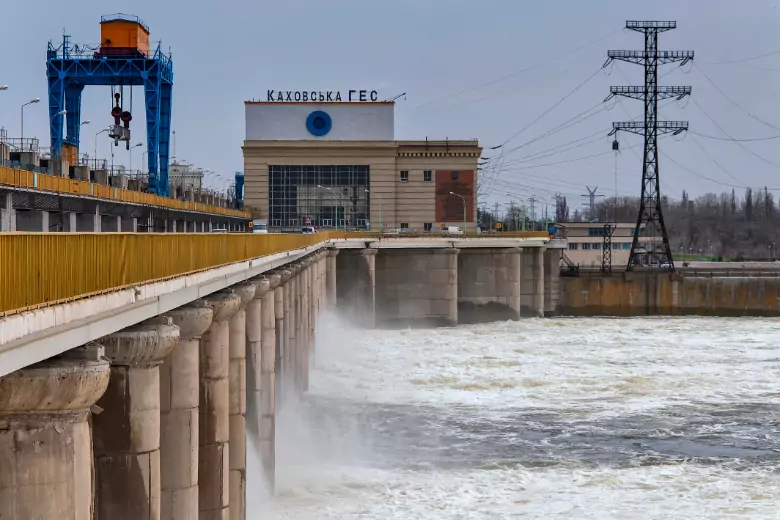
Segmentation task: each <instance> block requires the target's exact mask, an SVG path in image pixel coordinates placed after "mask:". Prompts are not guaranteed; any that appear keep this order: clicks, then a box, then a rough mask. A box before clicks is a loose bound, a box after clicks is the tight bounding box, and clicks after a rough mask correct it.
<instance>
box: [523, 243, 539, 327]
mask: <svg viewBox="0 0 780 520" xmlns="http://www.w3.org/2000/svg"><path fill="white" fill-rule="evenodd" d="M543 255H544V253H543V250H542V249H541V248H530V247H529V248H523V249H521V254H520V256H521V258H522V261H521V265H520V304H521V311H522V315H523V316H530V317H542V316H544V262H543V259H544V256H543Z"/></svg>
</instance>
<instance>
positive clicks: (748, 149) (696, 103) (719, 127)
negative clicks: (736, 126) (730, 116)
mask: <svg viewBox="0 0 780 520" xmlns="http://www.w3.org/2000/svg"><path fill="white" fill-rule="evenodd" d="M693 103H694V104H695V105H696V106H697V107H698V108H699V110H701V111H702V113H703V114H704V115H705V116H707V119H709V120H710V122H711V123H712V124H713V125H715V127H716V128H717V129H718V130H720V131H721V132H722V133H723V134H724V135H725V136H727V137H729V138H731V140H733V141H734V143H736V145H737V146H739V147H740V148H743V149H745V150H747V152H748V153H749V154H751V155H753V156H755V157H757V158H758V159H760V160H761V161H763V162H765V163H767V164H769V165H771V166H774V167H775V168H780V164H777V163H774V162H772V161H770V160H769V159H766V158H765V157H763V156H761V155H759V154H757V153H756V152H754V151H753V150H751V149H750V148H748V147H747V146H745V145H744V144H742V143H741V142H740V141H737V140H734V138H733V136H732V135H731V134H729V133H728V132H726V130H724V129H723V127H722V126H720V125H719V124H718V122H717V121H715V119H714V118H713V117H712V116H711V115H710V114H709V113H708V112H707V111H706V110H704V107H702V106H701V105H700V104H699V102H698V101H696V99H694V100H693Z"/></svg>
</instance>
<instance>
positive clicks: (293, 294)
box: [281, 262, 302, 401]
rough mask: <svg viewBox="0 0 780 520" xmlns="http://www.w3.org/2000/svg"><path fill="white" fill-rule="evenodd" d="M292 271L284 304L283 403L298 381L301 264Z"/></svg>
mask: <svg viewBox="0 0 780 520" xmlns="http://www.w3.org/2000/svg"><path fill="white" fill-rule="evenodd" d="M289 268H290V270H291V271H292V277H291V278H290V281H289V282H288V283H287V284H286V287H287V288H288V289H289V292H285V294H284V303H285V307H287V311H286V313H285V320H284V323H285V327H286V328H287V343H286V344H285V348H284V362H283V363H282V395H281V398H282V401H284V400H285V399H286V398H287V396H288V395H290V394H291V393H294V392H295V389H296V383H297V381H298V377H299V374H298V364H297V362H296V361H297V356H298V334H299V329H300V321H299V320H300V317H301V312H300V304H301V298H300V287H301V279H300V274H301V269H302V265H301V262H296V263H294V264H292V265H291V266H289Z"/></svg>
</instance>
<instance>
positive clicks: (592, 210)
mask: <svg viewBox="0 0 780 520" xmlns="http://www.w3.org/2000/svg"><path fill="white" fill-rule="evenodd" d="M585 188H586V189H587V190H588V194H587V195H582V196H583V197H588V202H583V203H582V205H583V206H587V208H588V220H589V221H591V222H595V221H597V220H598V218H596V197H603V196H604V195H596V192H597V191H598V190H599V187H598V186H596V187H595V188H593V189H590V187H589V186H585Z"/></svg>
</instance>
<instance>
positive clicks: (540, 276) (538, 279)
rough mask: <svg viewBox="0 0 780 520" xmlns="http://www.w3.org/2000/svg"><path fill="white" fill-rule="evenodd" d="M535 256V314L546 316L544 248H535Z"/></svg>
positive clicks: (541, 316)
mask: <svg viewBox="0 0 780 520" xmlns="http://www.w3.org/2000/svg"><path fill="white" fill-rule="evenodd" d="M535 253H536V254H535V258H534V314H535V315H536V316H539V317H540V318H543V317H544V248H541V247H539V248H537V249H536V250H535Z"/></svg>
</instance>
